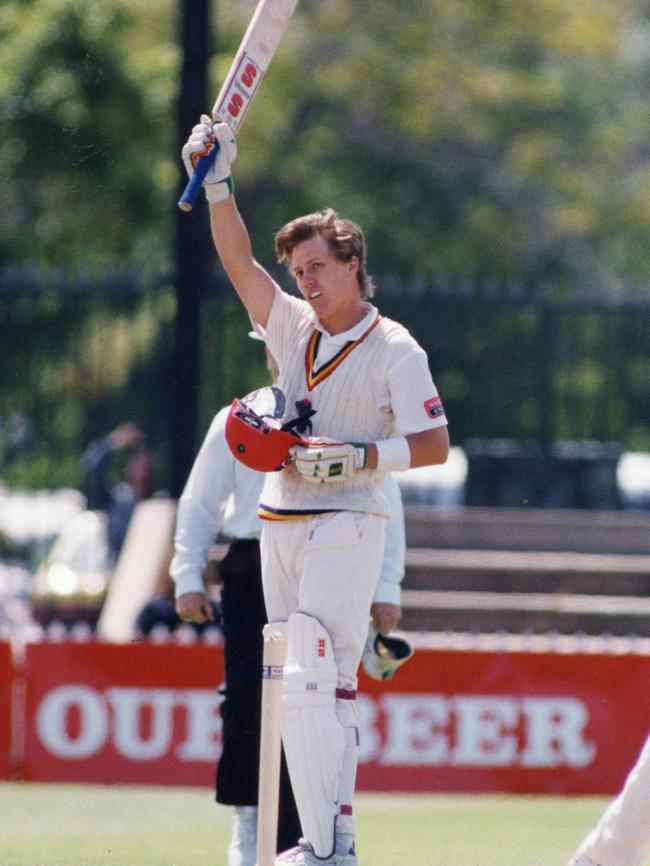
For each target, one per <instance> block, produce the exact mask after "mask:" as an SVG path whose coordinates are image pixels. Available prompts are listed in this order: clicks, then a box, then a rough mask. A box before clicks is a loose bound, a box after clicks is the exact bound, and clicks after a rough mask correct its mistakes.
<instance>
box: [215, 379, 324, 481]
mask: <svg viewBox="0 0 650 866" xmlns="http://www.w3.org/2000/svg"><path fill="white" fill-rule="evenodd" d="M284 405H285V397H284V394H283V393H282V391H281V390H280V388H276V387H275V385H272V386H269V387H267V388H260V389H259V390H257V391H253V393H252V394H249V395H248V396H247V397H242V399H241V400H239V399H235V400H233V404H232V406H231V407H230V412H229V413H228V418H227V419H226V441H227V442H228V446H229V448H230V450H231V451H232V453H233V454H234V456H235V457H236V458H237V460H239V462H240V463H243V464H244V465H245V466H248V467H249V468H250V469H256V470H257V471H258V472H274V471H276V470H280V469H283V468H284V467H285V466H286V465H288V462H289V451H290V449H291V448H293V446H294V445H306V444H307V443H306V442H305V441H304V440H303V439H301V438H300V436H298V434H297V433H294V432H293V431H292V430H291V429H290V428H289V429H288V425H283V424H282V422H281V421H280V418H281V417H282V415H283V413H284ZM290 423H291V422H290Z"/></svg>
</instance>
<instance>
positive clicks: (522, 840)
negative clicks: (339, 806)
mask: <svg viewBox="0 0 650 866" xmlns="http://www.w3.org/2000/svg"><path fill="white" fill-rule="evenodd" d="M212 796H213V795H212V792H211V791H209V790H207V789H194V788H193V789H189V788H146V787H132V788H129V787H118V786H115V787H103V786H91V785H87V786H86V785H40V784H28V783H25V784H21V783H0V864H1V866H225V864H226V848H227V844H228V839H229V835H230V810H229V809H228V808H226V807H223V806H217V805H216V804H215V803H214V801H213V799H212ZM355 802H356V807H355V809H356V813H357V822H358V841H357V849H358V854H359V864H360V866H566V861H567V858H568V857H569V855H570V854H571V852H572V851H573V848H574V847H575V845H576V843H577V842H578V841H579V839H580V838H581V836H582V834H583V833H584V831H585V830H586V829H587V828H588V827H589V826H591V824H592V823H593V822H594V821H595V819H596V818H597V816H598V815H599V814H600V812H601V810H602V808H603V806H604V804H605V802H606V801H605V800H604V799H603V798H582V797H580V798H551V797H513V796H478V795H477V796H461V795H457V796H434V795H419V796H414V795H400V794H395V795H380V794H360V795H358V797H357V800H356V801H355Z"/></svg>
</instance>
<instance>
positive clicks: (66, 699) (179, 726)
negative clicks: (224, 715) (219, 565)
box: [25, 642, 223, 785]
mask: <svg viewBox="0 0 650 866" xmlns="http://www.w3.org/2000/svg"><path fill="white" fill-rule="evenodd" d="M222 671H223V662H222V654H221V648H220V647H209V646H203V645H193V646H179V645H177V644H167V645H164V646H158V645H155V644H149V643H144V642H143V643H134V644H127V645H111V644H103V643H94V642H93V643H85V644H75V643H39V644H33V645H31V646H29V647H28V648H27V656H26V679H27V703H26V705H27V713H26V731H25V778H26V779H28V780H38V781H83V782H101V783H110V782H125V783H140V784H142V783H146V784H169V785H212V784H213V779H214V769H215V765H216V762H217V759H218V757H219V753H220V735H221V720H220V716H219V702H220V700H221V697H220V695H219V693H218V692H217V687H218V686H219V685H220V683H221V679H222Z"/></svg>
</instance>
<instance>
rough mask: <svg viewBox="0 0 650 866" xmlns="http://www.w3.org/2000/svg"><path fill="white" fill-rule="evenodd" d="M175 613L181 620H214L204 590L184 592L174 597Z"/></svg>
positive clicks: (199, 621) (202, 621) (197, 621)
mask: <svg viewBox="0 0 650 866" xmlns="http://www.w3.org/2000/svg"><path fill="white" fill-rule="evenodd" d="M176 613H177V614H178V615H179V616H180V618H181V619H182V620H183V622H196V623H199V624H200V623H204V622H208V621H209V620H214V615H213V613H212V605H211V604H210V599H209V598H208V595H207V593H205V592H185V593H183V595H179V596H178V598H177V599H176Z"/></svg>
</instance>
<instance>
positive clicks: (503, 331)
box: [0, 272, 650, 487]
mask: <svg viewBox="0 0 650 866" xmlns="http://www.w3.org/2000/svg"><path fill="white" fill-rule="evenodd" d="M377 303H378V305H379V307H380V309H381V310H382V312H383V313H384V314H386V315H389V316H391V317H394V318H396V319H398V320H399V321H401V322H403V323H404V324H405V325H406V326H407V327H408V328H409V330H410V331H411V332H412V333H413V334H414V336H415V337H416V338H417V339H418V341H419V342H420V343H421V344H422V345H423V346H424V348H425V349H426V350H427V352H428V355H429V359H430V365H431V369H432V371H433V375H434V379H435V381H436V383H437V384H438V387H439V390H440V392H441V394H442V395H443V399H444V402H445V405H446V408H447V412H448V416H449V418H450V425H451V427H450V429H451V435H452V439H453V441H454V443H455V444H458V445H465V446H466V447H467V448H468V450H469V451H470V452H471V451H472V449H474V450H475V453H476V454H480V453H486V452H487V451H489V448H488V447H487V446H486V445H481V444H480V443H486V442H490V443H492V444H491V445H490V448H494V447H495V446H494V441H495V440H499V441H500V442H501V443H502V445H501V446H500V447H501V449H502V453H503V448H504V447H506V446H505V445H503V442H508V443H509V444H508V446H507V448H510V449H511V456H512V453H513V452H512V449H513V448H514V451H515V452H517V451H518V454H519V457H521V454H522V453H523V452H526V451H529V452H530V451H531V449H532V452H535V453H537V451H538V450H539V449H541V453H544V454H546V455H548V454H549V453H550V451H551V450H552V449H553V448H557V446H556V445H554V443H558V442H567V441H568V442H573V443H582V444H581V447H582V449H583V454H584V453H586V450H585V449H588V448H591V449H592V451H593V452H594V453H595V451H594V448H595V449H596V450H598V448H600V449H601V450H600V452H599V453H600V454H601V457H602V456H603V455H604V454H605V452H603V451H602V448H603V446H606V447H607V448H609V449H610V450H609V451H607V454H608V455H610V456H611V454H612V453H613V452H612V451H611V448H614V449H616V448H617V447H620V448H626V449H630V450H646V451H650V337H649V334H650V298H648V297H644V296H643V294H642V293H639V294H636V295H632V294H629V293H628V295H626V296H625V297H623V298H617V299H612V298H609V299H607V298H597V297H592V296H589V295H588V294H587V293H585V292H580V291H578V290H576V289H573V290H572V291H571V292H568V291H567V292H565V293H564V294H562V293H559V292H551V291H547V292H541V291H537V292H535V294H534V295H533V294H532V293H527V292H525V291H524V290H522V289H519V288H517V287H515V288H514V289H508V288H503V287H495V286H492V285H481V286H474V285H471V284H469V283H467V284H459V283H456V284H450V283H448V282H445V281H442V280H441V281H438V282H437V283H436V284H435V285H433V286H431V285H427V286H414V285H411V286H403V285H400V284H399V283H398V282H397V281H394V280H386V281H385V283H384V285H383V286H382V289H381V291H380V292H379V293H378V297H377ZM174 314H175V298H174V292H173V289H172V287H171V283H170V281H169V280H167V279H166V278H165V277H164V276H160V275H157V276H153V277H149V278H144V277H142V275H140V276H137V277H136V276H134V275H124V274H108V275H103V276H101V277H97V276H92V277H91V276H89V275H82V274H73V275H70V274H63V275H56V274H48V275H44V274H41V273H28V272H21V273H20V274H18V273H7V272H5V273H4V274H3V275H2V278H1V279H0V329H1V333H2V339H1V341H0V481H4V483H9V484H12V485H20V486H34V487H38V486H61V485H73V486H75V485H77V484H78V483H79V470H78V458H79V454H80V453H81V450H82V449H83V447H84V446H85V444H87V442H88V441H89V440H90V438H92V437H93V436H95V435H98V434H99V433H103V432H106V431H107V430H110V429H112V427H114V426H116V425H117V424H118V423H120V422H122V421H124V420H128V419H130V420H135V421H137V422H139V423H141V424H142V425H143V426H144V428H145V429H146V430H147V432H148V434H149V436H150V439H151V442H152V445H153V446H154V449H155V452H156V455H157V467H158V474H159V484H160V485H161V486H164V485H165V484H166V483H167V479H168V477H169V465H168V464H169V459H170V424H169V419H170V417H171V413H172V412H173V411H174V406H173V405H171V398H170V394H171V388H170V376H171V372H172V371H171V370H170V358H171V348H172V347H171V342H172V339H173V318H174ZM201 329H202V336H201V375H200V382H199V383H198V384H197V388H198V393H199V405H200V423H199V429H200V431H201V432H204V431H205V430H206V429H207V426H208V423H209V421H210V418H211V417H212V415H213V414H214V412H215V411H216V410H217V409H218V408H220V407H221V406H222V405H223V404H224V403H226V402H229V401H230V400H231V399H232V398H233V396H235V395H237V394H240V395H241V394H243V393H246V392H247V391H249V390H252V388H254V387H257V386H258V385H259V384H260V382H263V381H265V376H266V374H265V371H264V362H263V353H262V352H261V347H259V346H258V345H256V344H253V343H252V341H250V340H247V338H246V333H247V331H248V330H249V324H248V319H247V317H246V315H245V314H244V313H243V311H242V310H241V308H240V305H239V303H238V302H237V301H236V300H235V299H233V297H232V294H231V293H230V291H229V290H228V289H227V288H226V287H225V286H224V285H223V283H221V282H219V280H217V279H216V278H215V282H214V284H213V285H211V286H209V287H207V288H206V290H205V292H204V296H203V300H202V312H201ZM175 399H176V400H177V399H178V397H176V398H175ZM477 440H478V444H477ZM586 443H600V445H587V444H586ZM196 445H198V443H195V444H194V445H193V446H192V447H196ZM481 449H483V451H482V452H481ZM506 450H507V449H506ZM573 454H574V456H575V449H574V452H573ZM515 456H516V455H515ZM605 456H607V455H605ZM607 459H609V457H607ZM513 465H514V464H513ZM542 474H543V470H542Z"/></svg>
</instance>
